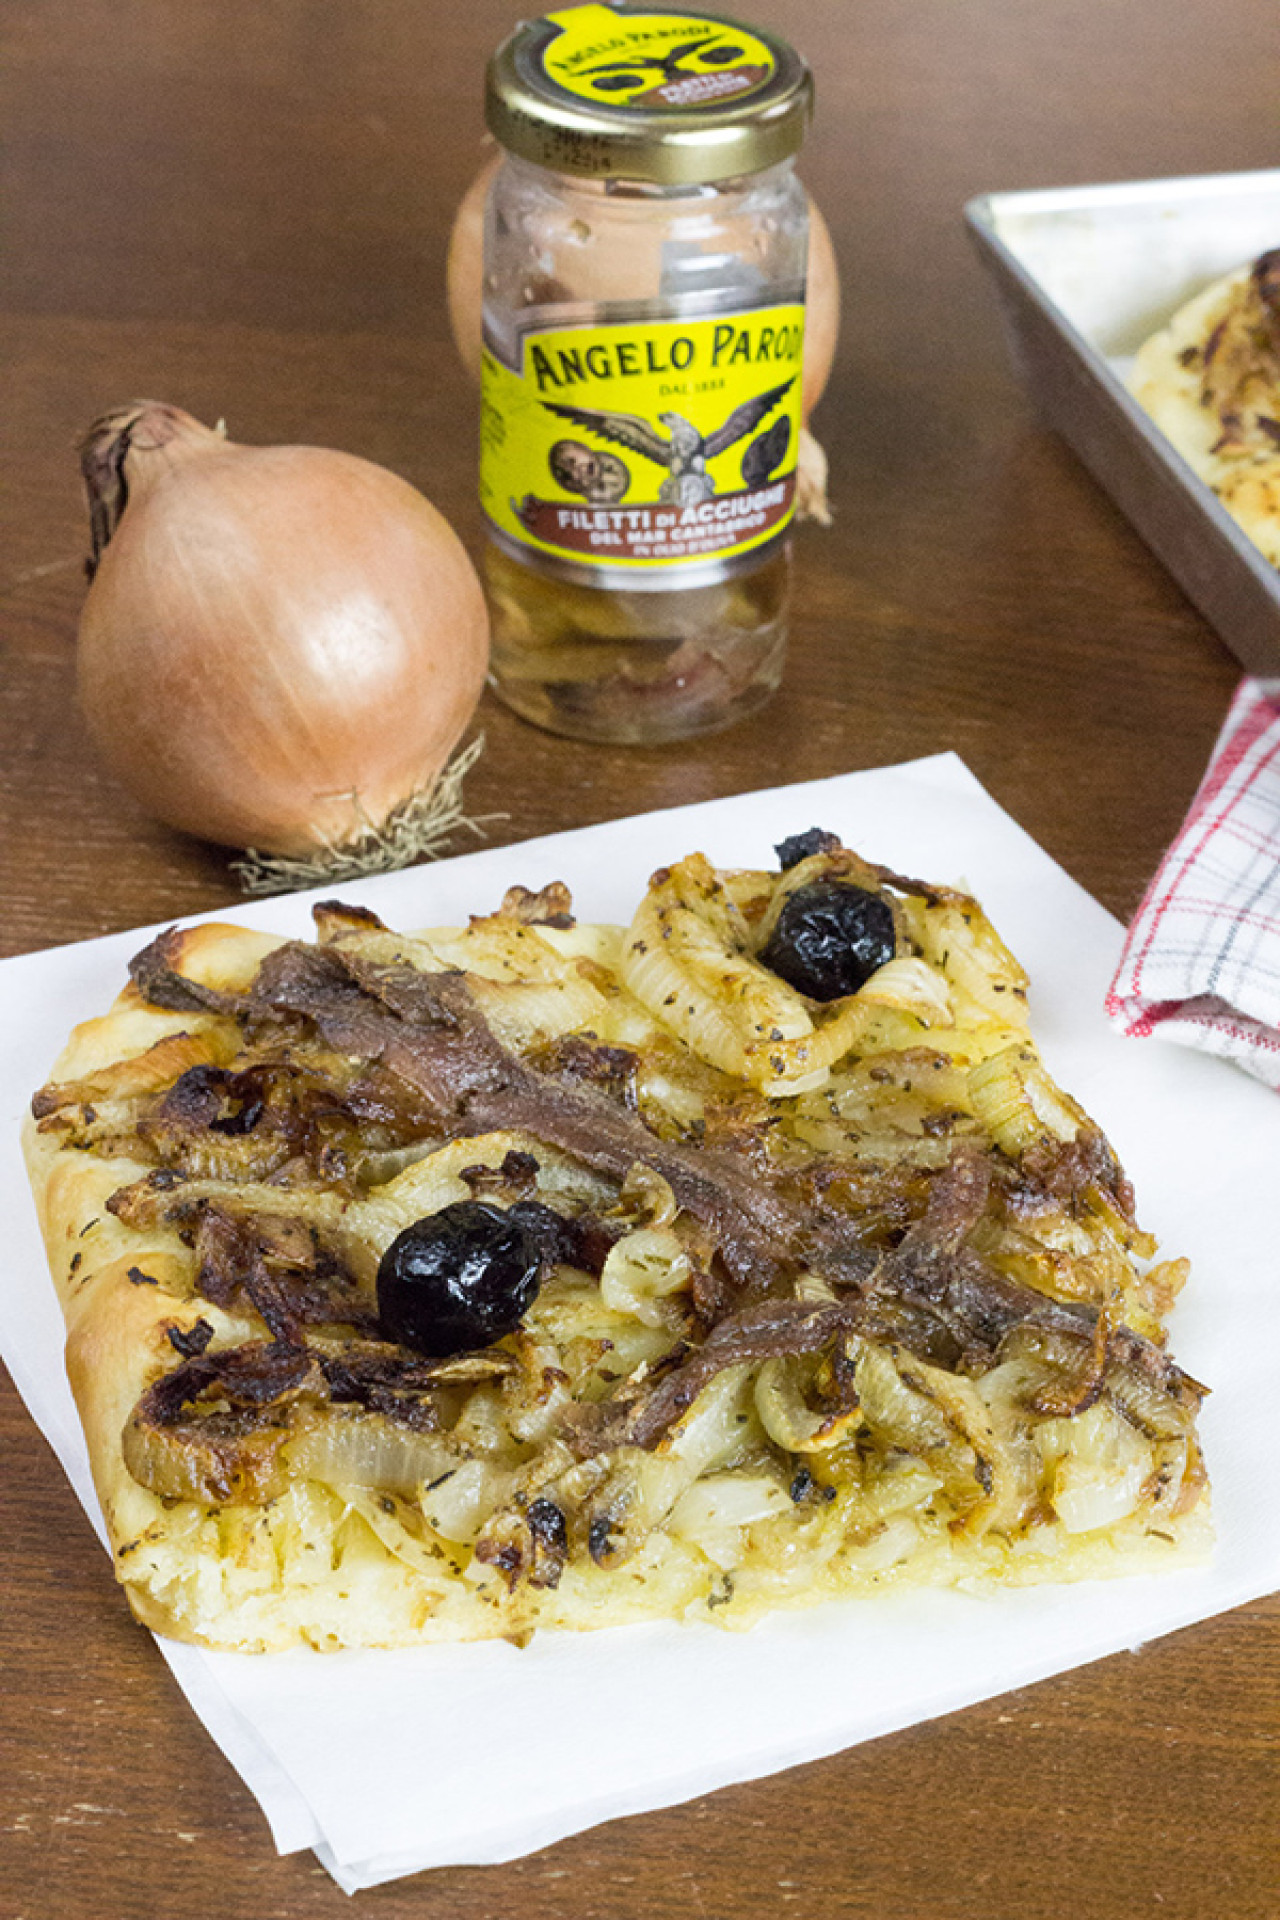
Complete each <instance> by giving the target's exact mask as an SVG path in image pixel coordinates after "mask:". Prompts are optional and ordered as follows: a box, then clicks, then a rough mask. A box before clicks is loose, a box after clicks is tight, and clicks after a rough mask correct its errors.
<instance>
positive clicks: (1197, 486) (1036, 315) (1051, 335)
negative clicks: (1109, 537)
mask: <svg viewBox="0 0 1280 1920" xmlns="http://www.w3.org/2000/svg"><path fill="white" fill-rule="evenodd" d="M965 219H966V221H967V222H968V226H969V231H970V234H971V236H972V238H973V240H974V242H975V244H976V246H977V248H978V252H979V255H980V256H981V258H982V262H983V264H984V266H985V267H986V268H987V270H988V272H989V273H990V274H991V277H992V280H993V281H994V283H995V288H996V293H997V296H998V299H999V303H1000V311H1001V316H1002V319H1003V322H1004V328H1005V333H1006V337H1007V340H1008V344H1009V350H1010V352H1011V354H1012V356H1013V361H1014V365H1015V367H1016V368H1017V370H1018V373H1019V374H1020V375H1021V377H1022V379H1023V380H1024V381H1025V382H1026V385H1027V387H1028V388H1029V389H1030V391H1031V393H1032V395H1033V396H1034V398H1035V400H1036V401H1037V403H1038V404H1039V406H1040V408H1041V411H1042V412H1043V414H1044V415H1045V418H1046V419H1047V420H1048V422H1049V424H1050V425H1051V426H1053V427H1055V428H1056V429H1057V431H1058V432H1059V433H1060V434H1062V436H1063V438H1064V439H1065V440H1067V441H1068V442H1069V444H1070V445H1071V446H1072V447H1073V448H1074V449H1075V451H1076V453H1078V454H1079V456H1080V458H1081V459H1082V460H1083V461H1084V464H1085V465H1086V466H1087V467H1088V469H1089V471H1090V472H1091V473H1092V474H1093V476H1094V478H1095V479H1097V480H1098V481H1100V482H1101V484H1102V485H1103V486H1104V487H1105V488H1106V490H1107V492H1108V493H1109V494H1110V495H1111V496H1112V498H1113V499H1114V500H1115V502H1116V504H1117V505H1118V506H1119V507H1120V508H1121V509H1122V511H1123V512H1124V513H1125V514H1127V515H1128V517H1129V519H1130V520H1131V521H1132V522H1133V524H1134V526H1135V527H1136V528H1137V530H1138V532H1139V533H1140V534H1141V535H1142V538H1143V539H1144V540H1145V541H1146V543H1147V545H1148V546H1149V547H1151V548H1152V550H1153V551H1154V552H1155V553H1156V554H1157V555H1158V556H1159V558H1160V559H1161V560H1162V561H1163V562H1164V564H1165V566H1166V567H1167V568H1168V569H1169V571H1170V573H1171V574H1172V575H1173V576H1174V578H1175V580H1177V582H1178V583H1179V585H1180V586H1181V587H1182V589H1183V591H1184V592H1185V593H1186V594H1187V595H1188V597H1189V598H1190V599H1191V600H1192V601H1194V603H1195V605H1196V606H1197V607H1199V609H1200V611H1201V613H1203V614H1204V616H1205V618H1206V619H1207V620H1208V621H1210V623H1211V624H1212V625H1213V626H1214V627H1216V629H1217V631H1218V632H1219V633H1220V634H1221V636H1222V638H1223V639H1224V640H1225V641H1226V643H1227V645H1228V646H1229V647H1230V648H1231V650H1232V652H1233V653H1234V654H1235V655H1236V656H1237V658H1238V659H1239V660H1240V661H1241V662H1242V663H1243V664H1244V666H1246V667H1247V668H1248V669H1249V670H1250V671H1251V672H1253V673H1264V674H1266V673H1270V674H1275V673H1277V672H1280V572H1278V571H1277V570H1276V569H1275V568H1274V567H1272V566H1271V565H1270V564H1269V563H1268V562H1267V561H1266V560H1265V559H1264V558H1263V557H1262V555H1261V553H1260V552H1259V551H1258V549H1257V548H1256V547H1255V546H1254V545H1253V543H1252V541H1250V540H1248V539H1247V538H1246V537H1245V535H1244V534H1243V533H1242V532H1241V531H1240V529H1239V528H1238V527H1237V526H1236V524H1235V522H1234V521H1233V520H1232V519H1231V517H1230V516H1229V514H1228V513H1227V512H1226V511H1225V509H1224V508H1223V507H1222V505H1221V504H1220V502H1219V501H1218V500H1217V498H1216V497H1215V495H1214V494H1213V493H1212V492H1211V491H1210V489H1209V488H1208V487H1207V486H1206V485H1205V484H1204V482H1203V481H1202V480H1200V479H1198V478H1197V476H1196V475H1195V474H1194V473H1193V472H1192V471H1191V468H1190V467H1189V466H1188V465H1187V464H1186V462H1185V461H1184V460H1183V459H1182V456H1181V455H1180V454H1178V453H1177V452H1175V450H1174V448H1173V447H1172V446H1171V444H1170V443H1169V441H1167V440H1166V439H1165V437H1164V435H1163V434H1162V433H1161V432H1160V431H1159V429H1158V428H1157V427H1156V426H1155V424H1154V423H1153V422H1152V421H1151V420H1150V419H1149V418H1148V416H1147V415H1146V414H1145V413H1144V412H1143V411H1142V409H1141V407H1139V406H1138V404H1137V402H1136V401H1135V400H1134V399H1133V398H1132V397H1131V396H1130V394H1129V393H1128V392H1127V391H1126V389H1125V385H1124V380H1125V376H1126V374H1127V372H1128V369H1129V366H1130V365H1131V364H1132V358H1133V355H1134V353H1135V352H1136V351H1137V349H1138V347H1139V346H1140V345H1141V344H1142V342H1143V340H1145V339H1146V337H1147V336H1148V334H1150V333H1153V332H1154V331H1155V330H1156V328H1157V327H1159V326H1162V325H1163V324H1164V322H1165V321H1166V320H1167V319H1168V318H1169V317H1170V315H1171V314H1172V313H1173V312H1174V310H1175V309H1176V308H1177V307H1179V306H1180V305H1181V304H1182V302H1183V301H1184V300H1187V299H1190V297H1191V296H1192V295H1193V294H1194V293H1197V292H1198V291H1199V290H1200V288H1201V287H1204V286H1206V285H1207V284H1208V283H1209V281H1211V280H1214V279H1216V278H1218V276H1219V275H1221V274H1224V273H1228V272H1230V271H1231V270H1232V269H1233V268H1235V267H1239V266H1242V265H1244V264H1245V263H1246V262H1248V261H1250V260H1252V259H1254V258H1256V256H1257V255H1258V254H1260V253H1263V252H1265V251H1266V249H1267V248H1269V247H1274V246H1277V245H1280V170H1273V171H1268V172H1265V173H1222V174H1202V175H1199V176H1197V177H1195V178H1191V179H1184V180H1129V181H1122V182H1120V183H1119V184H1117V185H1114V186H1096V187H1057V188H1051V189H1047V190H1040V191H1035V192H1029V193H990V194H983V195H982V196H980V197H979V198H978V199H976V200H971V201H970V202H969V204H968V206H967V207H966V208H965Z"/></svg>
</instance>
